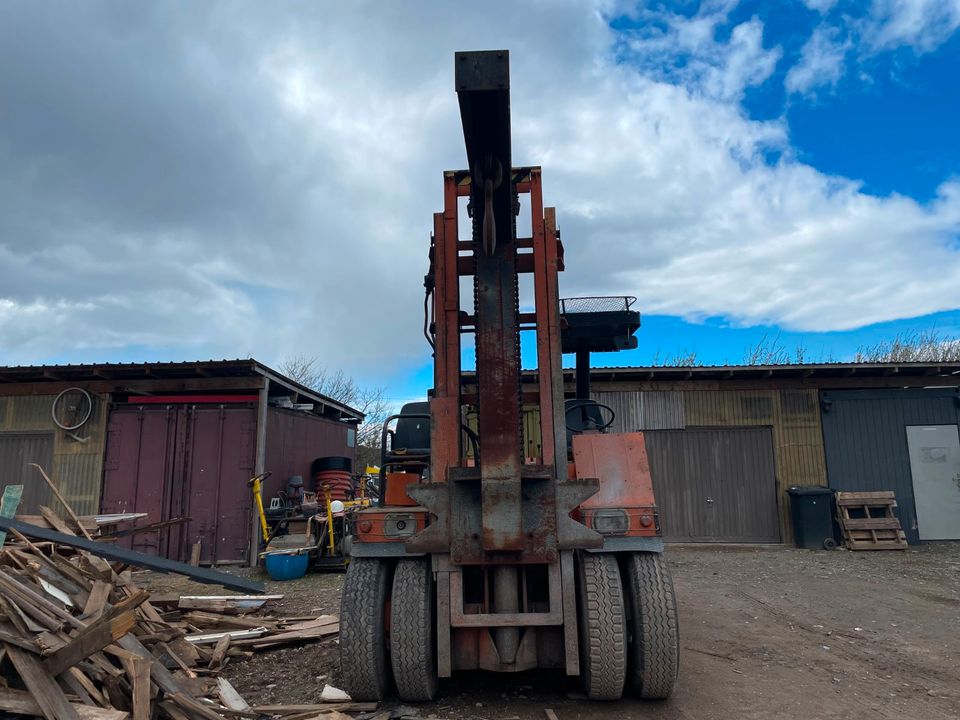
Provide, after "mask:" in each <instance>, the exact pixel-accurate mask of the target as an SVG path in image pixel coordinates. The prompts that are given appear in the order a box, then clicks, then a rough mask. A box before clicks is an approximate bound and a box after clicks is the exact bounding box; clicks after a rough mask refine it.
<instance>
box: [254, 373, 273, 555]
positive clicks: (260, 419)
mask: <svg viewBox="0 0 960 720" xmlns="http://www.w3.org/2000/svg"><path fill="white" fill-rule="evenodd" d="M269 399H270V379H269V378H266V377H265V378H263V387H261V388H260V397H259V398H258V400H257V451H256V456H255V459H254V462H253V474H254V475H259V474H260V473H262V472H263V471H264V466H265V465H266V464H267V457H266V455H267V407H268V400H269ZM250 520H251V525H250V558H249V565H250V567H256V566H257V551H258V550H259V549H260V518H259V517H258V515H257V507H256V504H255V503H253V502H252V498H251V503H250Z"/></svg>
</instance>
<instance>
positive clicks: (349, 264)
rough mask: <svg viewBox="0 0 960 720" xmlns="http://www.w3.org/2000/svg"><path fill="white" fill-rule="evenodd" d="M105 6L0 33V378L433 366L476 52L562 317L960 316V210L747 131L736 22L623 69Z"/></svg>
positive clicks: (28, 20)
mask: <svg viewBox="0 0 960 720" xmlns="http://www.w3.org/2000/svg"><path fill="white" fill-rule="evenodd" d="M111 7H113V6H110V5H104V6H99V5H93V4H90V5H80V6H77V5H73V4H65V5H64V6H62V7H61V8H60V9H59V10H57V11H54V10H53V9H50V8H47V7H45V6H36V7H35V8H34V7H32V6H31V11H30V12H20V13H14V12H12V11H9V10H6V9H5V8H3V7H0V88H5V90H4V91H3V92H4V93H5V97H0V102H2V104H3V106H4V108H5V109H6V110H5V113H4V114H3V115H0V362H3V363H9V362H32V361H40V360H43V359H44V358H46V357H50V356H53V355H58V356H64V355H69V354H70V353H76V352H79V351H80V350H83V349H85V350H86V351H87V352H88V353H89V352H93V351H95V350H96V349H97V348H100V349H101V354H102V357H103V358H104V359H109V358H110V357H111V356H113V353H115V352H117V349H118V348H120V347H122V346H126V345H129V344H137V345H147V346H156V347H163V348H167V349H168V350H167V351H166V352H169V353H171V354H173V355H178V356H179V357H190V356H193V357H204V356H214V357H216V356H247V355H254V356H256V357H258V358H260V359H262V360H264V361H266V362H268V363H270V362H276V360H277V359H279V358H281V357H283V356H285V355H290V354H293V353H308V354H317V355H318V356H319V357H320V358H321V360H322V361H324V362H326V363H328V364H330V365H331V366H336V367H344V368H345V369H347V370H348V371H350V372H352V373H353V374H355V375H358V376H360V377H366V378H375V379H376V380H377V381H380V382H385V381H389V380H390V379H391V374H392V376H394V377H396V376H400V375H401V374H403V373H406V372H407V371H408V368H409V367H410V366H412V365H416V364H419V363H423V362H426V361H427V354H426V352H425V343H424V341H423V339H422V336H421V322H422V318H421V316H420V313H421V303H422V294H421V293H422V287H421V278H422V276H423V273H424V271H425V269H426V253H427V238H428V233H429V231H430V229H431V222H432V215H431V214H432V213H433V212H435V211H437V210H439V209H440V207H441V203H442V196H441V195H442V191H441V171H442V170H444V169H448V168H451V167H459V166H462V165H463V162H464V160H463V149H462V136H461V131H460V125H459V119H458V114H457V105H456V97H455V94H454V91H453V80H452V67H453V51H454V50H458V49H464V48H476V47H509V48H510V50H511V62H512V67H511V74H512V85H513V88H512V93H513V102H512V112H513V123H514V137H515V149H514V158H515V162H517V163H518V164H527V163H538V164H541V165H543V167H544V186H545V199H546V201H547V203H548V204H555V205H556V206H557V208H558V217H559V220H560V224H561V227H562V228H563V232H564V243H565V246H566V248H567V267H568V271H567V272H566V273H564V276H563V277H562V279H561V283H562V288H563V291H564V292H565V293H567V294H576V293H584V294H588V293H598V292H600V293H604V292H625V293H630V294H635V295H637V296H638V297H639V298H640V306H641V309H642V310H644V311H645V312H648V313H649V312H660V313H673V314H678V315H683V316H685V317H688V318H699V317H704V316H711V315H727V316H729V317H731V318H732V319H733V320H734V321H735V322H740V323H753V322H774V323H781V324H783V325H784V326H786V327H789V328H794V329H802V330H829V329H841V328H850V327H856V326H858V325H863V324H866V323H870V322H876V321H880V320H890V319H894V318H901V317H910V316H915V315H919V314H924V313H929V312H934V311H937V310H944V309H948V308H956V307H960V263H958V262H957V260H958V257H957V250H956V243H957V238H958V236H960V186H958V185H957V184H953V183H949V182H948V183H946V184H944V185H943V186H942V188H941V191H940V195H939V196H938V198H937V199H936V200H934V201H933V202H930V203H925V204H924V203H918V202H916V201H914V200H912V199H909V198H906V197H900V196H891V197H875V196H871V195H868V194H866V193H864V192H863V191H862V190H861V189H860V187H859V186H858V185H857V184H856V183H855V182H853V181H850V180H848V179H845V178H838V177H831V176H829V175H825V174H824V173H821V172H819V171H818V170H817V169H816V168H813V167H810V166H808V165H805V164H803V163H801V162H799V161H798V160H796V159H795V158H794V157H793V155H792V152H791V147H790V144H789V128H788V127H787V126H786V125H785V123H784V121H783V120H773V121H767V122H757V121H753V120H751V119H749V118H748V117H747V115H746V114H745V112H744V111H743V109H742V107H741V105H740V100H741V98H742V95H743V92H744V89H745V88H748V87H751V86H755V85H757V84H759V83H762V82H764V81H765V80H766V79H767V78H769V76H770V73H771V72H772V71H773V67H774V66H775V65H776V62H777V59H778V58H779V50H778V49H777V48H764V46H763V25H762V23H761V22H760V21H759V20H757V19H752V20H749V21H747V22H745V23H742V24H740V25H739V26H738V27H736V28H735V29H734V30H733V32H732V34H731V36H730V38H729V39H728V40H720V39H718V37H719V36H718V33H717V32H716V30H717V26H718V23H719V22H720V21H721V20H720V19H719V18H722V17H725V16H724V15H723V13H724V8H723V7H721V8H720V9H719V10H712V9H708V11H707V15H705V16H703V17H700V16H698V17H695V18H686V19H684V18H667V19H666V20H665V21H664V22H663V23H661V26H660V27H661V33H660V35H659V36H655V35H652V34H648V35H645V36H642V37H637V36H631V37H628V38H626V40H625V41H624V38H618V36H617V35H616V34H615V33H613V31H611V30H610V28H609V26H608V25H607V23H606V21H605V20H604V17H603V12H604V11H606V10H607V9H608V6H607V5H606V4H605V3H604V4H601V5H594V6H589V5H585V4H582V3H579V2H569V3H559V4H557V3H549V4H546V5H543V6H540V5H538V4H530V5H527V4H523V5H520V4H513V3H504V4H502V5H500V6H497V7H494V8H492V9H491V8H489V7H487V6H484V7H482V8H481V7H467V6H460V5H457V6H455V7H454V6H453V5H449V6H448V5H446V4H440V5H434V4H431V5H423V4H417V3H407V4H404V5H382V4H376V5H371V6H365V5H362V4H351V5H349V6H334V5H321V4H313V3H304V4H301V5H293V4H291V5H285V6H282V8H283V9H282V10H281V9H278V8H277V7H275V6H271V7H270V8H269V9H265V8H264V7H263V6H261V5H259V4H250V5H246V6H236V5H233V4H231V5H202V6H200V5H196V6H195V5H187V6H183V7H180V8H179V9H178V10H177V11H172V10H169V9H166V10H164V9H161V8H159V6H137V7H136V8H134V9H131V10H130V11H129V12H123V13H115V12H112V11H110V10H109V8H111ZM547 8H549V11H548V10H547ZM5 10H6V11H5ZM671 48H672V49H671ZM691 54H692V57H689V63H686V64H682V63H673V64H672V65H670V67H672V68H673V70H672V71H670V72H664V71H663V70H662V65H661V63H664V64H670V62H671V59H673V60H676V59H677V58H678V57H680V56H681V55H683V56H690V55H691ZM615 57H619V58H621V59H623V60H625V62H617V61H616V60H615V59H614V58H615ZM771 156H778V157H779V158H780V159H779V160H778V161H777V162H775V163H773V164H771V162H770V161H769V157H771ZM951 243H953V245H951Z"/></svg>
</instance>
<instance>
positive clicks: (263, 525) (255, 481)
mask: <svg viewBox="0 0 960 720" xmlns="http://www.w3.org/2000/svg"><path fill="white" fill-rule="evenodd" d="M262 478H263V475H262V474H261V475H257V476H256V477H254V478H251V479H250V484H251V486H252V487H253V502H254V503H256V505H257V513H258V514H259V516H260V532H262V533H263V541H264V542H267V541H269V540H270V528H269V527H268V526H267V514H266V513H265V512H264V511H263V486H262V484H261V482H260V481H261V479H262Z"/></svg>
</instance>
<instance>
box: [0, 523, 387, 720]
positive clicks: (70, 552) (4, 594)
mask: <svg viewBox="0 0 960 720" xmlns="http://www.w3.org/2000/svg"><path fill="white" fill-rule="evenodd" d="M0 522H3V523H4V524H6V525H10V521H9V520H2V521H0ZM14 525H15V527H9V530H10V533H11V535H10V537H8V539H7V542H6V544H5V545H3V547H2V549H0V715H4V714H7V713H18V714H24V715H33V716H41V715H42V716H44V717H46V718H49V719H50V720H54V719H57V720H62V719H64V718H67V719H69V720H74V719H76V718H83V719H84V720H121V719H122V718H126V717H132V718H133V719H134V720H152V719H153V718H172V719H173V720H184V719H185V718H204V719H205V720H216V719H217V718H231V719H236V718H244V717H248V718H249V717H258V716H261V715H277V716H283V717H284V718H285V719H286V720H305V719H306V718H313V717H316V716H318V715H324V714H327V717H335V716H336V715H337V713H342V712H345V711H351V710H356V711H369V710H372V709H374V708H375V707H376V706H375V704H370V703H351V702H349V701H342V702H331V703H323V704H318V705H315V706H304V705H296V706H293V705H291V706H282V705H279V706H277V705H275V706H270V707H268V708H257V707H253V708H251V707H250V706H249V705H248V704H247V703H246V702H245V701H244V699H243V698H242V697H241V695H240V694H239V693H238V692H237V690H236V689H235V688H233V687H232V686H231V685H230V683H229V682H228V681H227V680H225V679H224V678H222V677H219V671H220V670H221V669H222V668H223V667H224V665H226V664H227V663H229V662H231V661H232V660H234V659H238V658H244V657H248V656H250V655H252V654H253V652H255V651H259V650H262V649H268V648H275V647H278V646H280V645H284V644H289V643H299V642H309V641H311V640H314V639H317V638H322V637H327V636H331V635H334V634H336V633H337V629H338V625H337V618H336V617H335V616H329V615H326V616H321V617H296V618H289V617H288V618H284V617H277V616H271V615H266V614H263V613H264V610H263V607H262V606H264V605H265V604H267V603H269V602H270V601H271V600H275V599H278V596H262V595H261V596H184V597H160V596H153V597H151V595H150V593H149V592H147V591H146V590H144V589H143V588H141V587H139V586H138V585H137V584H136V583H135V581H134V579H133V573H132V571H131V569H130V567H129V565H128V564H126V563H124V562H121V561H117V560H116V558H112V559H113V560H114V562H113V563H112V564H111V563H110V562H108V560H107V559H105V558H104V557H100V556H99V555H98V554H95V552H94V551H87V550H85V549H81V548H80V547H79V546H80V545H83V544H84V543H89V540H86V539H85V538H75V539H74V538H70V542H69V543H67V544H61V543H57V542H51V541H44V540H43V535H44V533H46V534H50V533H51V531H50V530H30V529H28V528H26V526H25V525H24V524H22V523H14ZM18 528H20V530H18ZM66 529H68V530H70V529H71V528H66ZM21 530H27V532H21ZM28 534H30V535H31V536H32V538H33V539H30V538H29V537H28V536H27V535H28ZM57 534H58V535H59V533H57ZM93 545H94V546H95V547H94V550H95V551H96V550H99V548H101V547H102V548H103V551H105V552H115V551H116V550H115V546H113V545H110V544H103V543H93ZM108 549H110V550H108ZM126 552H129V551H126ZM165 562H168V563H169V562H170V561H165ZM187 567H188V568H189V566H187ZM174 570H175V571H178V570H176V569H174ZM189 571H190V572H203V573H207V574H211V573H212V572H213V571H209V570H201V569H199V568H194V569H191V570H189ZM235 580H237V581H239V580H240V578H235ZM209 581H211V580H208V582H209ZM279 597H282V596H279ZM253 613H257V614H253Z"/></svg>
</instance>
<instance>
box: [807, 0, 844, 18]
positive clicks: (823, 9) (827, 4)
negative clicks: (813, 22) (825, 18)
mask: <svg viewBox="0 0 960 720" xmlns="http://www.w3.org/2000/svg"><path fill="white" fill-rule="evenodd" d="M803 4H804V5H806V6H807V7H808V8H810V9H811V10H813V11H815V12H818V13H820V14H821V15H826V14H827V13H828V12H830V10H832V9H833V6H834V5H836V4H837V0H803Z"/></svg>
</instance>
